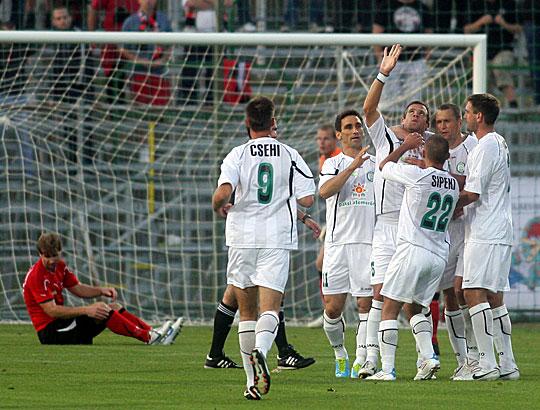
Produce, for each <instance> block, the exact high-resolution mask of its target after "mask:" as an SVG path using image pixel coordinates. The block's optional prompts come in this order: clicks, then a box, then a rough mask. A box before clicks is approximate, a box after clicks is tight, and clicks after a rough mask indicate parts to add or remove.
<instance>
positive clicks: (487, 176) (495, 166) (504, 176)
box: [464, 132, 512, 245]
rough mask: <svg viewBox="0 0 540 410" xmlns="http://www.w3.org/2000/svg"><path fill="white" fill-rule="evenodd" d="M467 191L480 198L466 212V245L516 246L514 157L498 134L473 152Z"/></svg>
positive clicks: (483, 141)
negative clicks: (512, 188)
mask: <svg viewBox="0 0 540 410" xmlns="http://www.w3.org/2000/svg"><path fill="white" fill-rule="evenodd" d="M464 190H465V191H468V192H474V193H476V194H478V195H479V199H478V200H477V201H476V202H474V203H473V204H471V205H469V206H467V207H466V208H465V209H466V210H467V221H468V226H466V229H465V242H467V241H471V242H482V243H494V244H504V245H512V209H511V201H510V153H509V151H508V146H507V145H506V141H505V140H504V138H503V137H502V136H500V135H499V134H497V133H496V132H491V133H489V134H487V135H485V136H484V137H482V138H481V139H480V141H479V142H478V145H477V146H476V147H475V148H474V149H473V150H472V151H471V154H470V155H469V160H468V161H467V180H466V182H465V188H464Z"/></svg>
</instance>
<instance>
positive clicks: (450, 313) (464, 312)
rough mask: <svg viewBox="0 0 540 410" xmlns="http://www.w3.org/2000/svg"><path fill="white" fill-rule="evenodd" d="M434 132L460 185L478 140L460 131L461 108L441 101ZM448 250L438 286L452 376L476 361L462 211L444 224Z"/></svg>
mask: <svg viewBox="0 0 540 410" xmlns="http://www.w3.org/2000/svg"><path fill="white" fill-rule="evenodd" d="M435 126H436V129H437V133H438V134H440V135H441V136H442V137H443V138H444V139H446V140H447V141H448V145H449V147H450V158H449V159H448V171H449V172H450V173H451V174H452V176H454V178H456V180H457V181H458V183H459V186H460V187H463V186H464V184H465V165H466V164H467V157H468V156H469V153H470V152H471V150H472V149H473V148H474V147H475V146H476V144H478V140H477V139H476V137H474V136H472V135H464V134H463V133H462V132H461V126H462V120H461V110H460V108H459V107H458V106H457V105H455V104H442V105H441V106H440V107H439V108H438V109H437V111H436V113H435ZM448 235H449V236H450V253H449V255H448V262H447V264H446V268H445V270H444V274H443V277H442V279H441V283H440V285H439V290H442V292H443V295H444V307H445V310H444V314H445V317H446V327H447V329H448V337H449V339H450V345H451V346H452V349H453V351H454V354H455V356H456V360H457V363H458V367H457V368H456V370H455V372H454V376H459V375H460V374H461V373H462V372H463V371H467V369H468V368H471V367H474V366H476V365H478V348H477V346H476V339H475V338H474V333H473V330H472V325H471V317H470V315H469V308H468V306H467V304H466V303H465V299H464V298H463V291H462V290H461V281H462V277H463V246H464V238H465V222H464V216H463V215H456V216H455V217H454V218H453V219H452V220H451V221H450V224H449V226H448Z"/></svg>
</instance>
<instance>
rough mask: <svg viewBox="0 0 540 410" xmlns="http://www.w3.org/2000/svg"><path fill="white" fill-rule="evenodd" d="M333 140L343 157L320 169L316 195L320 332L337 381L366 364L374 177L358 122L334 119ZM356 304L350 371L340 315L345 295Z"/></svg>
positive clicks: (348, 114)
mask: <svg viewBox="0 0 540 410" xmlns="http://www.w3.org/2000/svg"><path fill="white" fill-rule="evenodd" d="M335 129H336V136H337V138H338V139H339V140H340V141H341V144H342V152H341V153H340V154H338V155H336V156H335V157H332V158H329V159H327V160H326V161H325V162H324V164H323V166H322V169H321V174H320V180H319V194H320V196H321V197H322V198H324V199H326V226H327V228H326V237H325V243H324V246H325V250H324V260H323V277H322V292H323V295H324V313H323V317H324V324H323V328H324V332H325V333H326V336H327V338H328V341H329V342H330V345H331V346H332V348H333V349H334V355H335V358H336V366H335V375H336V377H348V376H349V374H350V376H351V377H352V378H358V377H359V371H360V367H361V366H362V365H363V364H364V362H365V360H366V353H367V352H366V325H367V317H368V313H369V308H370V306H371V295H372V293H373V292H372V289H371V285H370V265H369V258H370V255H371V241H372V238H373V227H374V226H375V197H374V195H373V175H374V171H375V158H374V157H372V156H371V155H368V154H366V152H367V150H368V148H369V146H367V147H364V148H362V137H363V134H364V132H363V130H362V119H361V118H360V113H359V112H358V111H355V110H345V111H343V112H341V113H340V114H338V115H337V117H336V122H335ZM349 293H350V294H351V295H352V296H353V297H355V298H356V303H357V306H358V317H359V321H358V327H357V332H356V359H355V361H354V364H353V367H352V369H351V371H350V370H349V357H348V354H347V350H346V349H345V322H344V320H343V309H344V307H345V302H346V301H347V295H348V294H349Z"/></svg>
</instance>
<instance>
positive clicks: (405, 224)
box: [366, 133, 459, 381]
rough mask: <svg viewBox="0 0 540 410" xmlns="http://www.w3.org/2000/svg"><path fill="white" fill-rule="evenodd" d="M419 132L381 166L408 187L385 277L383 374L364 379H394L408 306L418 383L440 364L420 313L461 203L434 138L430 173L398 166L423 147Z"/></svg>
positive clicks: (443, 145) (428, 148) (427, 157)
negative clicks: (400, 317) (418, 359)
mask: <svg viewBox="0 0 540 410" xmlns="http://www.w3.org/2000/svg"><path fill="white" fill-rule="evenodd" d="M422 144H423V138H422V136H421V135H420V134H419V133H411V134H409V135H408V136H407V137H406V138H405V141H404V142H403V144H401V145H400V146H399V147H398V148H397V149H396V150H394V151H393V152H392V153H390V155H388V157H387V158H386V159H385V160H384V161H382V162H381V165H380V166H379V167H380V169H381V171H382V176H383V178H384V179H385V181H395V182H397V183H400V184H403V185H404V186H405V193H404V195H403V201H402V205H401V212H400V215H399V226H398V232H397V247H396V252H395V254H394V256H393V257H392V260H391V261H390V264H389V265H388V269H387V271H386V276H385V278H384V284H383V287H382V289H381V294H382V295H383V296H384V303H383V309H382V321H381V323H380V325H379V346H380V349H381V362H382V369H381V370H380V371H379V372H377V373H376V374H375V375H373V376H370V377H368V378H366V380H382V381H393V380H396V370H395V356H396V348H397V344H398V327H397V324H398V322H397V317H398V314H399V312H400V310H401V307H402V306H403V304H404V303H409V304H410V309H407V310H406V311H405V313H406V315H407V317H408V319H409V323H410V325H411V328H412V331H413V335H414V338H415V341H416V345H417V346H418V348H419V350H420V354H421V357H422V360H423V361H422V363H421V365H420V366H419V367H418V373H417V374H416V376H415V378H414V380H428V379H431V378H432V376H433V375H434V373H435V372H436V371H437V370H439V368H440V363H439V360H438V359H437V357H436V356H435V352H434V351H433V346H432V344H431V324H430V322H429V321H428V320H427V319H426V316H425V315H424V314H423V313H422V310H423V309H424V308H426V307H427V306H429V304H430V303H431V300H432V299H433V295H434V294H435V292H436V291H437V288H438V285H439V282H440V280H441V276H442V274H443V271H444V267H445V266H446V260H447V258H448V251H449V244H448V233H447V229H448V223H449V221H450V218H451V217H452V214H453V212H454V209H455V207H456V203H457V200H458V198H459V185H458V183H457V181H456V179H455V178H454V177H453V176H451V175H450V174H449V173H448V172H446V171H444V170H443V166H444V163H445V161H446V160H447V159H448V156H449V154H448V142H447V141H446V140H445V139H444V138H443V137H441V136H439V135H434V136H432V137H431V138H430V139H429V140H428V141H426V143H425V146H424V148H423V157H424V161H425V165H426V168H425V169H423V168H420V167H417V166H415V165H407V164H399V163H398V161H399V159H400V157H401V156H402V155H403V154H404V153H405V152H406V151H407V150H409V149H413V148H418V147H420V146H422Z"/></svg>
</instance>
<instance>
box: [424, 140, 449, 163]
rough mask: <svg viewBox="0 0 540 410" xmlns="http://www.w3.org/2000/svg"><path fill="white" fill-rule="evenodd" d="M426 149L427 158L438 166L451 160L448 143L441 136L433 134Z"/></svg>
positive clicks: (427, 142)
mask: <svg viewBox="0 0 540 410" xmlns="http://www.w3.org/2000/svg"><path fill="white" fill-rule="evenodd" d="M424 149H425V150H426V156H427V157H428V158H429V159H430V160H431V161H433V162H436V163H438V164H444V162H445V161H446V160H447V159H448V158H450V153H449V151H448V150H449V149H450V146H449V145H448V141H446V140H445V139H444V138H443V137H442V136H441V135H439V134H433V135H432V136H431V137H429V138H428V140H427V141H426V144H425V146H424Z"/></svg>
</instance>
